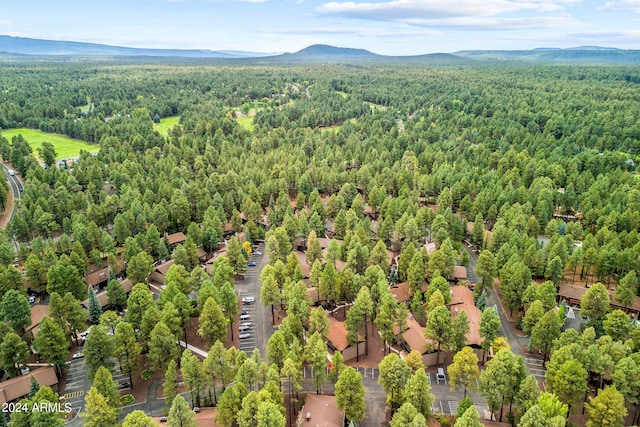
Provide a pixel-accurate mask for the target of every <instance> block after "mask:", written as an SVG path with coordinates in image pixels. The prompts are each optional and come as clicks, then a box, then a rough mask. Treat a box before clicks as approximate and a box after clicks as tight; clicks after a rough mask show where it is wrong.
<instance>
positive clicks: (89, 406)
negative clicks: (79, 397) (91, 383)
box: [80, 387, 118, 427]
mask: <svg viewBox="0 0 640 427" xmlns="http://www.w3.org/2000/svg"><path fill="white" fill-rule="evenodd" d="M84 401H85V408H84V409H85V412H83V413H81V414H80V416H81V417H82V418H84V419H85V421H84V425H85V426H89V427H103V426H112V425H116V421H117V419H118V410H117V409H116V408H114V407H112V406H110V405H109V403H108V402H107V399H106V398H105V397H104V396H103V395H101V394H100V393H99V392H98V390H97V389H96V388H95V387H91V389H90V390H89V393H88V394H87V396H86V397H85V400H84Z"/></svg>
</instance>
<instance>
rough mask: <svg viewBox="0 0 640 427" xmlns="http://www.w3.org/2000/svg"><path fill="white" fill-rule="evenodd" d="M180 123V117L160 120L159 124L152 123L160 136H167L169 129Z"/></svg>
mask: <svg viewBox="0 0 640 427" xmlns="http://www.w3.org/2000/svg"><path fill="white" fill-rule="evenodd" d="M178 123H180V116H170V117H165V118H162V119H160V123H154V124H153V128H154V129H155V130H157V131H158V133H159V134H160V135H162V136H167V135H169V129H171V128H172V127H174V126H175V125H177V124H178Z"/></svg>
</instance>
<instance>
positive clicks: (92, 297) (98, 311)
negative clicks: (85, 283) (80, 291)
mask: <svg viewBox="0 0 640 427" xmlns="http://www.w3.org/2000/svg"><path fill="white" fill-rule="evenodd" d="M87 294H88V298H89V306H88V307H87V309H88V311H89V322H91V323H93V324H94V325H96V324H98V322H99V321H100V316H102V307H100V303H99V302H98V298H97V297H96V293H95V291H94V290H93V288H89V289H88V291H87Z"/></svg>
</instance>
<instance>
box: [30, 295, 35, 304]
mask: <svg viewBox="0 0 640 427" xmlns="http://www.w3.org/2000/svg"><path fill="white" fill-rule="evenodd" d="M35 303H36V297H35V295H31V296H29V304H35Z"/></svg>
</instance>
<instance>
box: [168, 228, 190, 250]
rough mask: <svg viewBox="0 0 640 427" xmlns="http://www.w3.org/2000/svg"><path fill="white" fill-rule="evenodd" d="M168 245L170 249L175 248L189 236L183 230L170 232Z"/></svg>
mask: <svg viewBox="0 0 640 427" xmlns="http://www.w3.org/2000/svg"><path fill="white" fill-rule="evenodd" d="M166 239H167V245H168V246H169V249H170V250H174V249H175V248H176V246H178V245H182V244H184V242H186V240H187V236H185V235H184V233H183V232H178V233H173V234H169V235H168V236H167V237H166Z"/></svg>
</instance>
